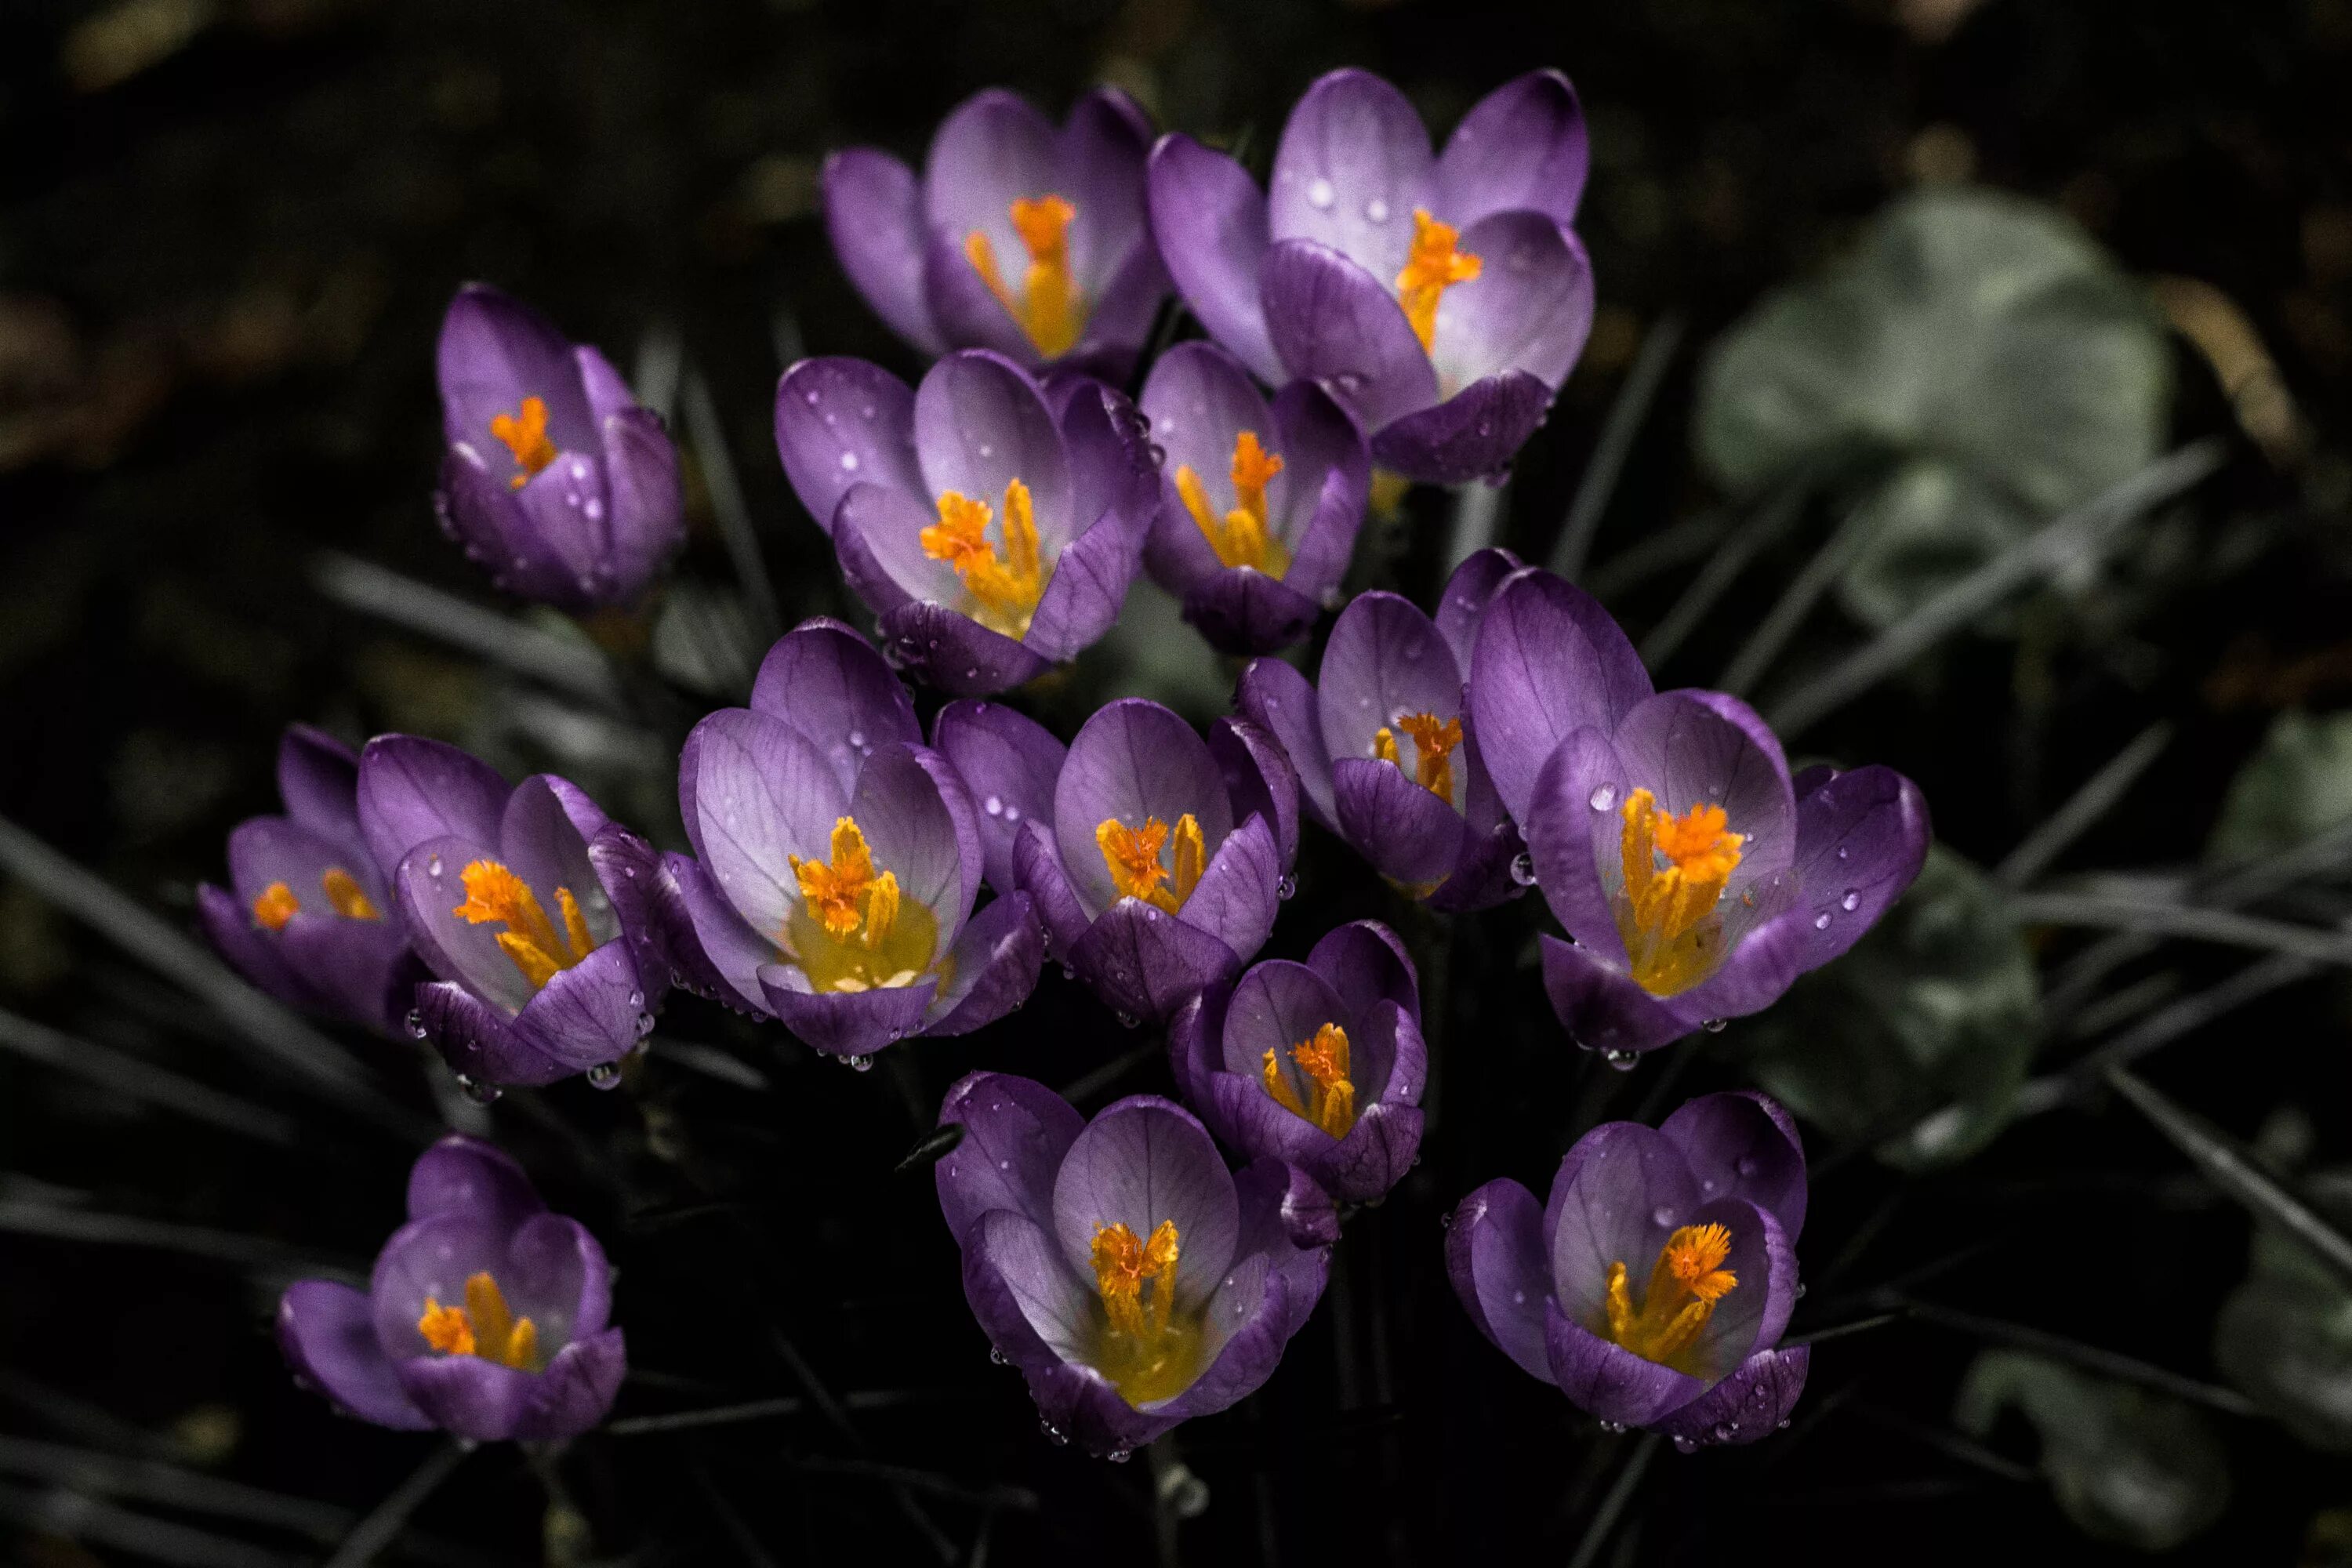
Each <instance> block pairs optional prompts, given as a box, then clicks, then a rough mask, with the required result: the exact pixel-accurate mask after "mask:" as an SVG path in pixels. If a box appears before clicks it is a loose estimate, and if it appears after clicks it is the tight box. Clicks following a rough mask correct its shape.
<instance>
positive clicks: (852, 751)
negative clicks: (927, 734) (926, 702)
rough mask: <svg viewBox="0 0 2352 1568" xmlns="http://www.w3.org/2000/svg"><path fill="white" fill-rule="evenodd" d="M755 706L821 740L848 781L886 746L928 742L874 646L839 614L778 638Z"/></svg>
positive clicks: (764, 664) (763, 664)
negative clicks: (836, 616)
mask: <svg viewBox="0 0 2352 1568" xmlns="http://www.w3.org/2000/svg"><path fill="white" fill-rule="evenodd" d="M751 710H752V711H753V712H756V713H765V714H767V715H768V716H769V717H771V718H773V719H781V720H782V721H784V722H785V723H787V724H790V725H791V726H792V727H793V729H795V730H798V731H800V732H801V733H802V734H803V735H805V736H807V737H808V738H809V739H810V740H811V741H814V742H816V745H817V747H818V749H819V750H821V751H823V752H824V753H825V755H826V756H827V757H828V758H830V759H831V760H832V763H833V768H834V772H835V774H837V775H838V776H839V777H840V779H841V784H842V787H843V788H844V789H849V788H853V787H855V786H856V782H857V774H858V772H859V770H861V769H862V768H863V767H864V766H865V765H866V758H867V757H869V756H871V755H873V753H874V752H875V751H876V750H877V748H879V747H882V746H888V745H894V744H899V743H905V744H908V745H920V744H921V743H922V740H923V730H922V726H921V725H920V724H919V723H918V722H917V721H916V719H915V705H914V703H913V702H912V701H911V700H909V699H908V696H907V689H906V688H905V687H904V686H902V685H900V684H899V681H898V677H897V676H896V675H894V674H892V673H891V671H890V667H889V665H887V663H885V662H884V661H883V658H882V656H881V655H880V654H878V653H877V652H875V651H874V646H873V645H872V644H871V643H869V642H867V641H866V639H865V638H864V637H860V636H858V635H857V633H856V632H855V631H852V630H851V629H850V628H849V627H847V626H844V625H842V624H841V623H840V622H839V621H836V620H831V619H827V618H824V617H818V618H816V619H814V620H807V621H803V622H802V623H801V624H800V625H799V626H795V627H793V629H792V630H791V631H789V632H786V633H785V634H784V635H783V636H782V637H779V638H778V639H776V645H775V646H774V647H772V648H770V649H769V650H768V655H767V657H766V658H763V659H761V661H760V674H759V679H756V680H754V681H753V682H752V684H751Z"/></svg>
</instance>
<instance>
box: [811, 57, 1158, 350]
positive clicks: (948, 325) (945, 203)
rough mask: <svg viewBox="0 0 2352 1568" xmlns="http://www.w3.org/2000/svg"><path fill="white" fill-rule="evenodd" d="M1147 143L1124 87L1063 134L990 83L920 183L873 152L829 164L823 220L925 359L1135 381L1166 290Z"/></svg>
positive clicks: (852, 269)
mask: <svg viewBox="0 0 2352 1568" xmlns="http://www.w3.org/2000/svg"><path fill="white" fill-rule="evenodd" d="M1150 145H1151V122H1150V121H1149V120H1148V119H1147V118H1145V116H1144V113H1143V111H1142V110H1140V109H1138V108H1137V107H1136V106H1135V102H1134V100H1131V99H1129V97H1128V96H1127V95H1126V94H1125V93H1122V92H1119V91H1118V90H1116V89H1110V88H1098V89H1096V90H1094V91H1092V92H1089V93H1087V94H1086V95H1085V96H1084V97H1082V98H1080V99H1079V100H1077V102H1076V104H1075V105H1073V106H1072V107H1071V110H1070V118H1069V122H1068V123H1067V124H1066V125H1065V126H1063V127H1062V128H1061V129H1060V130H1059V131H1056V130H1055V128H1054V126H1053V123H1052V121H1048V120H1047V119H1046V118H1045V116H1044V115H1043V114H1040V113H1039V112H1038V111H1037V110H1035V109H1034V107H1032V106H1031V105H1030V104H1029V103H1028V102H1027V101H1026V100H1023V99H1020V98H1017V97H1015V96H1013V94H1012V93H1009V92H1004V91H1001V90H991V91H987V92H982V93H979V94H976V95H975V96H973V97H971V98H969V99H967V100H964V102H963V104H962V105H961V107H959V108H958V109H957V110H956V111H955V112H954V113H952V114H950V115H949V116H948V117H947V119H946V120H945V121H941V123H940V128H939V131H938V132H937V134H935V135H934V136H933V137H932V138H931V148H930V153H929V157H928V158H927V159H926V161H925V164H924V169H923V176H922V178H921V179H920V180H917V179H916V177H915V174H914V172H913V171H912V170H910V169H908V167H907V165H906V164H905V163H901V162H899V161H898V159H896V158H894V157H892V156H890V154H888V153H884V152H881V151H879V150H878V149H877V148H872V147H852V148H849V149H847V150H846V151H844V152H840V153H835V154H834V155H833V156H832V157H831V158H830V159H828V160H827V161H826V163H825V166H824V219H825V227H826V230H827V231H828V232H829V233H830V234H831V235H832V237H833V248H834V253H835V255H837V256H838V257H839V258H841V265H842V268H843V270H845V271H846V272H847V273H848V274H849V279H850V281H851V282H853V283H855V284H856V286H857V291H858V292H859V293H861V294H863V295H865V296H866V303H867V304H869V305H871V306H873V307H874V310H875V312H876V313H877V314H878V315H879V316H880V317H881V318H882V319H883V320H884V321H887V322H888V323H889V324H890V327H891V329H892V330H893V331H896V332H897V333H898V335H899V336H900V337H902V338H904V339H906V340H907V342H909V343H912V344H913V345H914V346H915V347H916V348H917V349H919V350H920V351H921V352H922V353H926V354H930V355H938V354H941V353H946V352H947V351H948V350H950V349H959V348H985V349H994V350H996V351H997V352H998V353H1003V354H1006V355H1009V356H1010V357H1012V358H1013V359H1014V360H1016V361H1018V362H1019V363H1022V364H1024V365H1027V366H1030V367H1031V368H1033V369H1036V368H1041V367H1044V366H1046V365H1068V366H1072V367H1074V368H1078V369H1083V370H1087V371H1089V372H1091V373H1093V374H1098V375H1103V376H1107V377H1108V378H1110V379H1112V380H1124V379H1125V378H1126V376H1127V374H1128V372H1129V370H1130V369H1131V368H1132V367H1133V365H1134V363H1135V356H1136V353H1137V351H1138V350H1139V349H1140V348H1141V347H1142V346H1143V341H1144V339H1145V338H1146V337H1147V336H1148V335H1149V334H1150V331H1151V318H1152V313H1153V312H1154V311H1155V310H1157V309H1158V308H1159V304H1160V300H1161V298H1162V297H1164V296H1165V295H1166V294H1167V292H1168V275H1167V274H1166V273H1165V272H1164V271H1162V270H1161V268H1160V258H1159V256H1158V255H1157V253H1155V252H1154V251H1153V249H1152V247H1151V239H1150V234H1149V233H1148V232H1147V226H1146V225H1145V222H1144V216H1143V161H1144V156H1145V154H1146V152H1147V151H1148V150H1149V149H1150Z"/></svg>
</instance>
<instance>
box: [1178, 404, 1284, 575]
mask: <svg viewBox="0 0 2352 1568" xmlns="http://www.w3.org/2000/svg"><path fill="white" fill-rule="evenodd" d="M1280 472H1282V458H1281V457H1280V456H1279V455H1277V454H1276V453H1273V452H1269V451H1267V450H1266V449H1265V447H1262V446H1260V445H1259V444H1258V438H1257V432H1256V431H1255V430H1244V431H1243V432H1242V433H1241V434H1240V435H1239V436H1237V437H1234V463H1233V480H1234V499H1235V500H1236V501H1237V502H1238V504H1237V505H1235V506H1234V509H1233V510H1231V511H1228V512H1226V513H1225V514H1224V516H1223V518H1219V517H1218V516H1217V510H1216V506H1215V504H1214V503H1213V502H1212V501H1211V500H1209V489H1208V487H1207V486H1206V485H1204V484H1202V482H1201V476H1200V475H1199V474H1196V473H1194V472H1193V471H1192V466H1191V465H1190V464H1179V465H1178V466H1177V468H1176V495H1177V499H1179V500H1181V501H1182V502H1183V503H1184V510H1186V511H1188V512H1191V513H1192V523H1193V526H1195V527H1196V528H1198V529H1199V530H1200V531H1201V533H1202V537H1203V538H1205V539H1206V540H1208V542H1209V548H1210V549H1212V550H1213V551H1215V552H1216V553H1217V559H1218V561H1219V562H1221V563H1223V564H1224V565H1227V566H1246V567H1249V568H1250V569H1252V570H1253V571H1257V572H1263V573H1264V574H1266V575H1267V576H1269V577H1280V576H1281V575H1282V574H1284V573H1286V572H1287V571H1289V570H1290V548H1289V546H1288V545H1286V544H1285V543H1283V542H1282V541H1281V540H1279V539H1277V538H1276V537H1275V536H1274V533H1273V531H1272V530H1271V528H1270V526H1269V524H1268V523H1267V521H1266V506H1265V487H1266V486H1267V485H1268V484H1269V483H1271V482H1272V480H1273V479H1274V476H1275V475H1276V474H1278V473H1280Z"/></svg>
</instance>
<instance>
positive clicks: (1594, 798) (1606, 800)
mask: <svg viewBox="0 0 2352 1568" xmlns="http://www.w3.org/2000/svg"><path fill="white" fill-rule="evenodd" d="M1584 803H1585V804H1586V805H1589V806H1591V808H1592V809H1593V810H1595V811H1606V810H1608V809H1609V808H1610V807H1611V806H1612V805H1616V804H1617V786H1616V785H1615V784H1594V785H1593V786H1592V793H1591V795H1587V796H1585V797H1584Z"/></svg>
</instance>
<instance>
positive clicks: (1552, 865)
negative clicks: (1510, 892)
mask: <svg viewBox="0 0 2352 1568" xmlns="http://www.w3.org/2000/svg"><path fill="white" fill-rule="evenodd" d="M1636 782H1638V781H1636V780H1634V779H1633V775H1632V773H1631V772H1630V771H1629V770H1628V768H1627V767H1626V764H1625V763H1624V761H1623V759H1622V758H1621V757H1619V756H1618V754H1617V748H1616V747H1615V746H1613V745H1612V744H1611V743H1610V741H1609V737H1608V736H1606V735H1604V734H1602V733H1601V731H1598V730H1578V731H1574V732H1573V733H1571V734H1570V735H1569V736H1568V738H1567V739H1566V740H1564V741H1562V742H1560V744H1559V749H1558V750H1557V751H1555V752H1552V754H1551V760H1550V761H1549V762H1547V763H1545V764H1544V766H1543V771H1542V772H1541V773H1538V775H1537V776H1536V784H1535V789H1534V791H1533V793H1532V794H1531V795H1529V797H1528V805H1527V818H1526V820H1527V841H1528V859H1529V861H1530V862H1531V863H1532V864H1533V865H1534V867H1535V873H1536V881H1537V884H1538V886H1539V887H1540V888H1541V889H1543V896H1544V902H1545V903H1547V904H1549V905H1550V906H1551V912H1552V913H1553V915H1555V916H1556V917H1558V919H1559V923H1560V924H1561V925H1563V926H1565V927H1567V928H1568V934H1569V935H1570V936H1572V937H1574V938H1575V939H1576V941H1577V944H1578V945H1579V946H1580V948H1582V949H1583V951H1585V952H1588V953H1590V954H1591V955H1592V956H1593V957H1594V959H1595V960H1597V961H1598V962H1600V963H1606V964H1610V965H1613V966H1615V967H1616V968H1619V969H1622V968H1624V967H1625V966H1626V964H1627V963H1628V962H1629V960H1628V959H1627V957H1626V953H1625V942H1624V938H1623V936H1622V933H1621V932H1620V931H1618V929H1617V913H1616V902H1615V900H1616V899H1617V896H1618V894H1619V893H1620V892H1622V889H1623V888H1624V882H1625V875H1624V855H1623V839H1624V805H1625V802H1626V800H1627V799H1628V798H1630V796H1631V795H1632V794H1633V785H1634V784H1635V783H1636Z"/></svg>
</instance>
